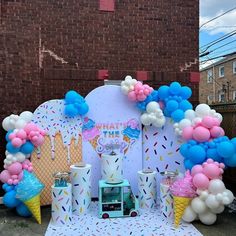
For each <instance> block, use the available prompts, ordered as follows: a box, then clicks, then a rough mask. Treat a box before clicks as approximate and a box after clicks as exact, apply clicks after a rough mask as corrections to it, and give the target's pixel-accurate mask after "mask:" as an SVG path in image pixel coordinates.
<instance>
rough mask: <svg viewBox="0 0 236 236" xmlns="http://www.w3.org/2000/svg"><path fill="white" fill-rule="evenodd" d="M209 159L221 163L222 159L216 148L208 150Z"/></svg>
mask: <svg viewBox="0 0 236 236" xmlns="http://www.w3.org/2000/svg"><path fill="white" fill-rule="evenodd" d="M206 155H207V158H211V159H213V160H214V161H218V162H221V160H222V158H221V157H220V156H219V155H218V152H217V150H216V148H209V149H208V150H207V154H206Z"/></svg>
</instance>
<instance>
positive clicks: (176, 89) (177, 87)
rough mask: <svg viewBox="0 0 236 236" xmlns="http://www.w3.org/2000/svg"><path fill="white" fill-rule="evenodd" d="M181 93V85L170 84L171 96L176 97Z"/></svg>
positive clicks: (176, 83)
mask: <svg viewBox="0 0 236 236" xmlns="http://www.w3.org/2000/svg"><path fill="white" fill-rule="evenodd" d="M180 92H181V85H180V83H178V82H172V83H171V84H170V93H171V94H173V95H177V94H179V93H180Z"/></svg>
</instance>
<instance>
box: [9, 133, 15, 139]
mask: <svg viewBox="0 0 236 236" xmlns="http://www.w3.org/2000/svg"><path fill="white" fill-rule="evenodd" d="M15 137H16V134H15V133H10V134H9V136H8V138H9V139H10V140H12V139H14V138H15Z"/></svg>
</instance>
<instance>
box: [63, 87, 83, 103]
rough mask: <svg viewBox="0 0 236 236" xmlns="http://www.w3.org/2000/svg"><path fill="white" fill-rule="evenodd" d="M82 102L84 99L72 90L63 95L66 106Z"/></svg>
mask: <svg viewBox="0 0 236 236" xmlns="http://www.w3.org/2000/svg"><path fill="white" fill-rule="evenodd" d="M83 100H84V98H83V97H82V96H81V95H80V94H78V93H77V92H76V91H74V90H70V91H68V92H67V93H66V95H65V101H66V103H67V104H69V103H74V102H78V101H83Z"/></svg>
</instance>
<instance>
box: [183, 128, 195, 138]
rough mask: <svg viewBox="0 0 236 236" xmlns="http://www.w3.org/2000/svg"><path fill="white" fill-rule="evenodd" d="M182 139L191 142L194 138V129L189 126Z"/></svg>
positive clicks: (184, 130)
mask: <svg viewBox="0 0 236 236" xmlns="http://www.w3.org/2000/svg"><path fill="white" fill-rule="evenodd" d="M182 137H183V139H184V140H189V139H192V138H193V127H192V126H187V127H185V128H184V129H183V133H182Z"/></svg>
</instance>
